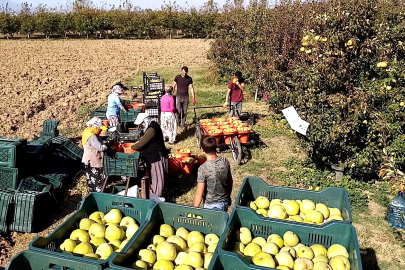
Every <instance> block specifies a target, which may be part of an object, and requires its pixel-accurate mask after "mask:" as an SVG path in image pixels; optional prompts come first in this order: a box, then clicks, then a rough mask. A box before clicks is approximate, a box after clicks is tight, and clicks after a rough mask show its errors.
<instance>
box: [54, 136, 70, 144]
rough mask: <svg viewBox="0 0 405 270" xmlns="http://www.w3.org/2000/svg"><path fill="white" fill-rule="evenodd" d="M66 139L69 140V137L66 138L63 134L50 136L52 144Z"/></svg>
mask: <svg viewBox="0 0 405 270" xmlns="http://www.w3.org/2000/svg"><path fill="white" fill-rule="evenodd" d="M68 140H70V139H69V138H66V137H64V136H58V137H55V138H52V143H53V144H62V143H63V142H65V141H68Z"/></svg>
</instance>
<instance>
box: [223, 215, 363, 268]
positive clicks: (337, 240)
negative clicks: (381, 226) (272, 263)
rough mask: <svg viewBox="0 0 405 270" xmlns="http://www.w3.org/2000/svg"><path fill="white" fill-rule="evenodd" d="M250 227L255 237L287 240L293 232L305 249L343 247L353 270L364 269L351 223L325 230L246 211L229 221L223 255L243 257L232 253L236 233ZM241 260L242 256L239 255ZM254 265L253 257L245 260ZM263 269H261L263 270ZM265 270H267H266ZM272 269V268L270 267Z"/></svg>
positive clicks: (335, 224) (324, 227) (224, 234)
mask: <svg viewBox="0 0 405 270" xmlns="http://www.w3.org/2000/svg"><path fill="white" fill-rule="evenodd" d="M241 227H246V228H248V229H250V231H251V233H252V237H258V236H261V237H264V238H266V239H267V237H268V236H269V235H270V234H273V233H274V234H278V235H280V236H281V237H283V235H284V233H285V232H287V231H292V232H294V233H295V234H296V235H298V237H299V238H300V243H302V244H304V245H305V246H311V245H313V244H321V245H323V246H325V247H326V248H329V247H330V246H331V245H333V244H340V245H343V246H344V247H345V248H346V249H347V251H348V252H349V260H350V269H351V270H362V269H363V268H362V264H361V257H360V248H359V242H358V240H357V234H356V230H355V228H354V227H353V226H352V225H350V224H347V223H328V224H326V225H325V226H323V227H313V226H310V225H309V224H301V223H289V222H285V221H277V220H269V219H267V220H266V219H262V218H260V217H258V216H257V215H256V214H255V213H254V212H252V211H248V210H245V209H235V210H234V211H233V212H232V214H231V217H230V218H229V221H228V224H227V228H226V230H225V232H224V233H223V234H222V236H221V238H220V240H219V243H218V250H219V253H225V254H230V255H234V256H239V255H238V254H237V253H234V252H231V251H230V248H232V247H230V245H232V243H234V242H236V236H235V234H236V231H237V230H238V229H239V228H241ZM239 257H240V256H239ZM244 259H246V261H247V262H249V263H251V259H252V258H251V257H244ZM260 269H261V268H260ZM263 269H264V268H263ZM267 269H268V268H267Z"/></svg>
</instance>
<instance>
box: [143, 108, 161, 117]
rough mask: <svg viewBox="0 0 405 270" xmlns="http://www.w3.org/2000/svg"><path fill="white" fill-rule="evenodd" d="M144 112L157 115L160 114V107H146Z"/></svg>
mask: <svg viewBox="0 0 405 270" xmlns="http://www.w3.org/2000/svg"><path fill="white" fill-rule="evenodd" d="M145 112H146V113H147V114H149V116H150V117H159V116H160V109H159V108H151V107H149V108H146V109H145Z"/></svg>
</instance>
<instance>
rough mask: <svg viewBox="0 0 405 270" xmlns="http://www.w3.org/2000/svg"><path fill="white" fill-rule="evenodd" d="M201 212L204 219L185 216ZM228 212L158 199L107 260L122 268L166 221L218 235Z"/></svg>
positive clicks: (120, 269)
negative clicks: (148, 213) (123, 244)
mask: <svg viewBox="0 0 405 270" xmlns="http://www.w3.org/2000/svg"><path fill="white" fill-rule="evenodd" d="M190 213H192V214H194V215H196V216H201V217H202V218H203V219H197V218H192V217H187V215H188V214H190ZM227 220H228V213H227V212H224V211H220V210H208V209H204V208H197V207H191V206H186V205H178V204H174V203H158V204H156V205H155V206H154V207H153V209H152V211H151V213H150V218H149V221H148V223H146V224H145V225H144V226H142V227H141V228H140V229H139V230H138V231H140V232H139V234H138V233H137V235H136V236H135V237H133V238H132V239H131V240H130V242H129V243H128V244H127V245H126V247H125V248H124V249H123V250H122V252H121V253H116V254H114V255H113V257H112V258H111V260H110V266H111V267H112V268H113V269H117V270H124V269H128V268H129V266H130V265H131V264H132V263H133V262H134V261H136V257H137V254H138V252H139V250H141V249H143V248H146V247H147V246H148V245H149V244H150V240H151V238H152V237H153V236H154V235H155V234H159V229H160V225H162V224H169V225H171V226H172V227H174V228H175V229H178V228H180V227H184V228H186V229H188V230H189V231H199V232H202V233H204V234H208V233H214V234H216V235H218V236H220V235H221V234H222V233H223V232H224V230H225V227H226V222H227Z"/></svg>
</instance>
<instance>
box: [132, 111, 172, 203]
mask: <svg viewBox="0 0 405 270" xmlns="http://www.w3.org/2000/svg"><path fill="white" fill-rule="evenodd" d="M135 125H138V126H139V127H140V128H141V129H142V131H143V132H144V135H143V136H142V137H141V139H140V140H139V141H137V142H136V143H135V144H134V145H133V146H132V149H135V150H138V151H141V152H142V155H143V157H144V158H145V160H146V161H147V162H148V165H149V166H148V167H149V169H150V174H151V189H152V193H154V194H156V195H157V196H159V197H162V194H163V188H164V184H165V180H166V178H167V174H168V165H169V164H168V154H169V151H168V150H167V148H166V146H165V143H164V140H163V132H162V129H161V128H160V126H159V124H158V123H156V122H155V121H153V120H152V119H151V118H150V117H149V114H147V113H140V114H138V116H137V118H136V120H135ZM160 199H161V200H163V198H160Z"/></svg>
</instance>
